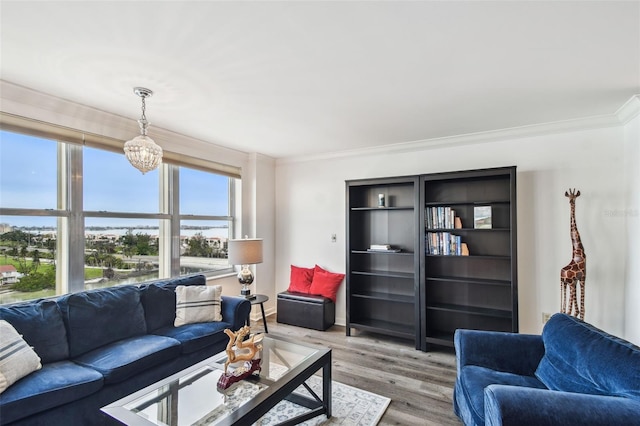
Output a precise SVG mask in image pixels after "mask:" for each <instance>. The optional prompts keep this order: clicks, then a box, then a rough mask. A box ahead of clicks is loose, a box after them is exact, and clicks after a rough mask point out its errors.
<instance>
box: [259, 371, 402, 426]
mask: <svg viewBox="0 0 640 426" xmlns="http://www.w3.org/2000/svg"><path fill="white" fill-rule="evenodd" d="M307 385H309V387H310V388H311V389H313V391H314V392H315V393H316V394H317V395H319V396H322V379H321V378H320V377H318V376H312V377H311V378H309V380H307ZM295 392H296V393H300V394H303V395H309V393H308V392H307V390H306V389H305V388H304V387H302V386H300V387H299V388H298V389H296V390H295ZM331 397H332V399H331V404H332V405H331V411H332V414H331V418H330V419H327V416H325V415H322V416H318V417H314V418H313V419H311V420H308V421H306V422H304V423H301V424H302V425H307V426H311V425H313V426H315V425H343V426H375V425H377V424H378V422H379V421H380V418H381V417H382V415H383V414H384V412H385V410H386V409H387V407H388V406H389V403H390V402H391V400H390V399H389V398H386V397H384V396H380V395H376V394H375V393H371V392H367V391H365V390H362V389H357V388H354V387H352V386H348V385H343V384H342V383H338V382H335V381H333V382H331ZM307 411H308V409H307V408H305V407H301V406H300V405H296V404H294V403H292V402H289V401H282V402H280V403H278V405H276V406H275V407H273V408H272V409H271V411H269V412H268V413H267V414H265V415H264V417H262V418H261V419H260V420H259V421H258V422H257V423H255V424H256V425H259V426H271V425H276V424H278V423H280V422H283V421H285V420H288V419H290V418H292V417H294V416H296V415H298V414H303V413H305V412H307Z"/></svg>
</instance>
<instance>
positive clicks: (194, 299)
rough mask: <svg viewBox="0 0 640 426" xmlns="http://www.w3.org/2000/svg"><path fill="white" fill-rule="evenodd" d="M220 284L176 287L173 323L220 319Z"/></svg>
mask: <svg viewBox="0 0 640 426" xmlns="http://www.w3.org/2000/svg"><path fill="white" fill-rule="evenodd" d="M221 294H222V286H219V285H212V286H207V285H196V286H183V285H180V286H178V287H176V320H175V321H174V325H175V326H176V327H179V326H181V325H185V324H192V323H198V322H210V321H222V314H221V312H220V304H221V303H222V302H221V299H220V297H221Z"/></svg>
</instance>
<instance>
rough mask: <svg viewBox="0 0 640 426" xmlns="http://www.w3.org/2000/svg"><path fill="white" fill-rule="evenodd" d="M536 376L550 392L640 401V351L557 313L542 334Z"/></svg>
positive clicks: (585, 324) (627, 343)
mask: <svg viewBox="0 0 640 426" xmlns="http://www.w3.org/2000/svg"><path fill="white" fill-rule="evenodd" d="M542 340H543V342H544V349H545V353H544V356H543V357H542V361H541V362H540V364H539V365H538V368H537V370H536V373H535V374H536V377H538V379H540V381H541V382H542V383H544V384H545V385H546V386H547V387H548V388H549V389H552V390H559V391H566V392H579V393H588V394H594V395H612V396H622V397H629V398H633V399H636V400H640V374H630V372H633V371H635V372H638V371H640V348H639V347H637V346H635V345H633V344H632V343H630V342H627V341H625V340H623V339H620V338H618V337H615V336H612V335H610V334H608V333H606V332H604V331H602V330H600V329H598V328H596V327H594V326H592V325H590V324H587V323H585V322H583V321H581V320H579V319H578V318H575V317H572V316H569V315H566V314H556V315H554V316H552V317H551V319H550V320H549V321H548V322H547V324H546V325H545V327H544V329H543V331H542Z"/></svg>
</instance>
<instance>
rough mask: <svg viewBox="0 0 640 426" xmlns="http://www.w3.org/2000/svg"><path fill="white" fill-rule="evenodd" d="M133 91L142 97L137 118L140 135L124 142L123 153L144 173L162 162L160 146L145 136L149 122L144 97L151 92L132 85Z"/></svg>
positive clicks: (151, 93)
mask: <svg viewBox="0 0 640 426" xmlns="http://www.w3.org/2000/svg"><path fill="white" fill-rule="evenodd" d="M133 93H135V94H136V95H138V96H140V98H142V117H140V120H138V124H139V125H140V135H138V136H136V137H135V138H133V139H131V140H130V141H127V142H126V143H125V144H124V153H125V155H126V157H127V159H128V160H129V162H130V163H131V165H132V166H133V167H135V168H136V169H138V170H140V171H141V172H142V174H145V173H146V172H148V171H150V170H154V169H155V168H156V167H158V165H159V164H160V163H161V162H162V148H161V147H159V146H158V145H156V143H155V142H154V141H153V139H151V138H150V137H149V136H147V127H149V122H148V121H147V117H146V115H145V109H146V105H145V99H146V98H148V97H149V96H151V95H153V92H152V91H151V90H149V89H145V88H144V87H134V88H133Z"/></svg>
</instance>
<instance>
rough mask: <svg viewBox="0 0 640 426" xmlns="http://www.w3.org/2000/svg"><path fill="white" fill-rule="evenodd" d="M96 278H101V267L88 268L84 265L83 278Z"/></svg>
mask: <svg viewBox="0 0 640 426" xmlns="http://www.w3.org/2000/svg"><path fill="white" fill-rule="evenodd" d="M96 278H102V269H101V268H89V267H87V266H85V268H84V279H85V280H93V279H96Z"/></svg>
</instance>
